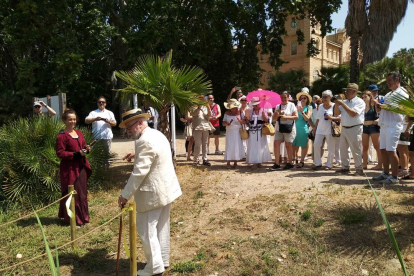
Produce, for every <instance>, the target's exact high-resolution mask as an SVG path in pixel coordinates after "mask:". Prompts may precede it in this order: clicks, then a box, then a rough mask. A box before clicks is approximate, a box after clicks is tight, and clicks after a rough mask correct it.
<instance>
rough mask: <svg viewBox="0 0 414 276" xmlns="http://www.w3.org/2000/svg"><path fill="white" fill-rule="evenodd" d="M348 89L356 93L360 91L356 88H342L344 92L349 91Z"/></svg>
mask: <svg viewBox="0 0 414 276" xmlns="http://www.w3.org/2000/svg"><path fill="white" fill-rule="evenodd" d="M348 89H350V90H354V91H358V89H356V88H352V87H345V88H342V90H344V91H345V90H348Z"/></svg>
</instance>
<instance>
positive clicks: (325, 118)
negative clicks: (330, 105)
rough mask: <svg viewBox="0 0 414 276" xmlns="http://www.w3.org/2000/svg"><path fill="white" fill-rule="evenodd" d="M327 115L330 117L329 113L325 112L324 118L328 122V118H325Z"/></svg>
mask: <svg viewBox="0 0 414 276" xmlns="http://www.w3.org/2000/svg"><path fill="white" fill-rule="evenodd" d="M326 115H328V112H326V111H325V113H323V117H324V118H325V121H328V118H326V117H325V116H326Z"/></svg>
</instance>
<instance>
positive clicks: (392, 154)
mask: <svg viewBox="0 0 414 276" xmlns="http://www.w3.org/2000/svg"><path fill="white" fill-rule="evenodd" d="M386 81H387V86H388V88H389V89H391V91H390V92H388V93H387V95H385V97H384V103H381V102H379V101H376V107H377V109H379V110H381V111H380V116H379V121H378V125H379V126H380V127H381V128H380V150H381V157H382V166H383V169H384V171H383V172H382V173H381V174H380V175H378V176H375V177H373V178H372V179H373V180H377V181H380V183H381V184H398V183H399V180H398V163H399V158H398V155H397V146H398V141H399V139H400V135H401V132H402V130H403V121H404V115H402V114H398V113H395V112H392V111H388V110H385V109H382V108H383V107H385V106H387V105H388V104H389V99H390V98H392V97H395V96H398V97H400V98H402V97H404V98H408V94H407V91H406V90H405V89H404V88H403V87H401V85H400V81H401V75H400V74H399V73H398V72H391V73H389V74H388V75H387V79H386ZM390 164H391V174H390Z"/></svg>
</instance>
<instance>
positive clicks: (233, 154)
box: [223, 99, 245, 169]
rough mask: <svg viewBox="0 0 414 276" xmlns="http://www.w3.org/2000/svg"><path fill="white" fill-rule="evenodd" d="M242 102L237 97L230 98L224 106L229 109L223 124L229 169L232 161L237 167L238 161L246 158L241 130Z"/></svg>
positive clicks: (225, 157) (234, 166) (225, 158)
mask: <svg viewBox="0 0 414 276" xmlns="http://www.w3.org/2000/svg"><path fill="white" fill-rule="evenodd" d="M240 106H241V104H240V102H238V101H237V100H236V99H230V100H228V101H227V102H226V103H224V107H225V108H226V109H228V110H227V111H226V113H225V114H224V118H223V126H225V127H226V151H225V154H224V160H226V161H227V169H230V168H231V167H230V162H234V163H233V168H236V166H237V161H239V160H241V159H242V158H244V156H245V153H244V147H243V143H242V139H241V137H240V132H239V130H240V129H241V127H242V125H241V124H242V120H241V118H240V110H239V107H240Z"/></svg>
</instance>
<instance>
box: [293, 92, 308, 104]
mask: <svg viewBox="0 0 414 276" xmlns="http://www.w3.org/2000/svg"><path fill="white" fill-rule="evenodd" d="M302 96H306V97H307V98H308V101H309V103H310V102H311V101H312V96H311V95H310V94H309V93H308V92H305V91H302V92H299V93H298V94H296V100H298V101H299V99H300V97H302Z"/></svg>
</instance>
